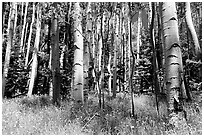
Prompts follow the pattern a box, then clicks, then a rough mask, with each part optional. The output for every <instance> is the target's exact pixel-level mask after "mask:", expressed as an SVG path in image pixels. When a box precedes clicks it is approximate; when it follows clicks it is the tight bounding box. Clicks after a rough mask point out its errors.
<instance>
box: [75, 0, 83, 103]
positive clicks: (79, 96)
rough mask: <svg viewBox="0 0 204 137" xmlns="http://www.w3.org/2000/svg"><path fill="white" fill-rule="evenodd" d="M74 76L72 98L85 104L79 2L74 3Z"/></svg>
mask: <svg viewBox="0 0 204 137" xmlns="http://www.w3.org/2000/svg"><path fill="white" fill-rule="evenodd" d="M73 18H74V45H75V51H74V68H73V70H74V74H73V88H72V96H73V98H74V99H75V101H77V102H82V103H84V94H83V86H84V83H83V36H82V26H81V20H82V15H81V8H80V6H79V2H76V3H74V13H73Z"/></svg>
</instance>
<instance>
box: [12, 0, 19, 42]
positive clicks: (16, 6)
mask: <svg viewBox="0 0 204 137" xmlns="http://www.w3.org/2000/svg"><path fill="white" fill-rule="evenodd" d="M17 10H18V4H17V2H16V3H15V11H17ZM17 21H18V12H16V14H15V21H14V27H13V28H15V29H14V38H15V35H16V25H17Z"/></svg>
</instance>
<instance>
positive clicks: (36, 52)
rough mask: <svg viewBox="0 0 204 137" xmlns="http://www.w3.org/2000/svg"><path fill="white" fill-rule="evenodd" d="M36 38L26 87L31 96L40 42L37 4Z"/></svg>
mask: <svg viewBox="0 0 204 137" xmlns="http://www.w3.org/2000/svg"><path fill="white" fill-rule="evenodd" d="M36 28H37V29H36V38H35V44H34V51H33V62H32V68H31V75H30V83H29V87H28V94H27V96H29V97H31V96H32V92H33V88H34V83H35V78H36V75H37V67H38V60H37V56H38V55H37V54H38V51H39V43H40V31H41V7H40V5H39V4H38V5H37V22H36Z"/></svg>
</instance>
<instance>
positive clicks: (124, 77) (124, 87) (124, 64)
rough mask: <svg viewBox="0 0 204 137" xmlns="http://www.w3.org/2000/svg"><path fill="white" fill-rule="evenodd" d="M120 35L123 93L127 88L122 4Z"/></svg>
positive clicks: (123, 9) (123, 8)
mask: <svg viewBox="0 0 204 137" xmlns="http://www.w3.org/2000/svg"><path fill="white" fill-rule="evenodd" d="M121 18H122V20H121V33H122V53H123V54H122V57H123V69H124V72H123V92H125V91H126V88H127V84H126V80H127V79H126V52H125V48H126V46H125V45H126V37H125V36H126V33H125V21H124V19H125V5H124V4H122V11H121Z"/></svg>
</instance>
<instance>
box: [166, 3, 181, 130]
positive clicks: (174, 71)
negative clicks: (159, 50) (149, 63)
mask: <svg viewBox="0 0 204 137" xmlns="http://www.w3.org/2000/svg"><path fill="white" fill-rule="evenodd" d="M162 18H163V19H162V25H163V32H164V41H165V43H164V46H165V84H166V88H167V101H168V112H169V116H170V119H169V122H170V123H171V124H173V125H175V126H178V124H179V119H178V116H179V115H180V114H181V113H178V114H176V113H177V112H179V111H180V109H181V106H182V104H181V102H182V100H181V98H183V96H184V95H182V94H183V93H182V92H181V91H182V83H183V79H182V78H183V77H182V75H183V68H182V67H183V65H182V56H181V46H180V43H179V33H178V24H177V23H178V21H177V14H176V6H175V3H173V2H172V3H170V2H169V3H168V2H165V3H162ZM182 110H183V109H182Z"/></svg>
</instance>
